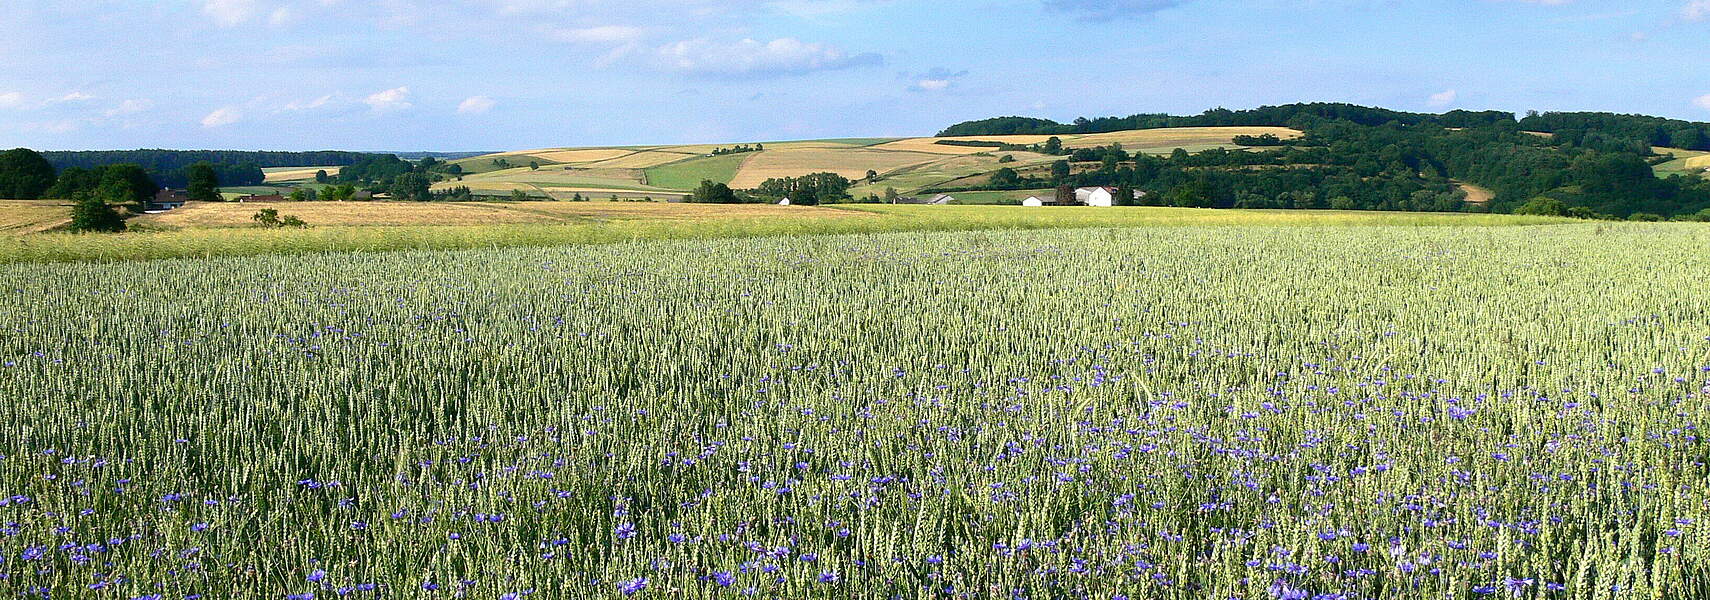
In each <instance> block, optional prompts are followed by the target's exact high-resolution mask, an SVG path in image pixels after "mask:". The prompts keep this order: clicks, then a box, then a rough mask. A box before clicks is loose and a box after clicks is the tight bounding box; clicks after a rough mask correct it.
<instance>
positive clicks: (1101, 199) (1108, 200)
mask: <svg viewBox="0 0 1710 600" xmlns="http://www.w3.org/2000/svg"><path fill="white" fill-rule="evenodd" d="M1075 201H1076V202H1079V203H1081V204H1085V205H1087V206H1112V205H1115V204H1116V188H1113V187H1084V188H1075Z"/></svg>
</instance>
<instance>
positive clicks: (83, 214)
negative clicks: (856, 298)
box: [71, 192, 125, 233]
mask: <svg viewBox="0 0 1710 600" xmlns="http://www.w3.org/2000/svg"><path fill="white" fill-rule="evenodd" d="M76 200H77V204H75V205H73V206H72V208H71V230H72V231H79V232H102V233H116V232H120V231H124V230H125V219H124V217H121V216H119V211H116V210H113V207H112V205H109V204H107V200H106V199H105V198H103V197H102V196H100V195H97V194H94V193H90V192H78V194H77V199H76Z"/></svg>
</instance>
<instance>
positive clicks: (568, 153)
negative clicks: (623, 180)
mask: <svg viewBox="0 0 1710 600" xmlns="http://www.w3.org/2000/svg"><path fill="white" fill-rule="evenodd" d="M631 154H635V151H633V150H624V149H621V148H589V149H584V150H552V151H545V152H530V153H528V155H529V156H536V157H540V158H544V159H546V160H550V161H552V162H558V163H587V162H599V161H602V160H610V159H614V158H621V157H624V156H629V155H631Z"/></svg>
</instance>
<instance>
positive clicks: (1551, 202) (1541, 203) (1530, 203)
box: [1514, 196, 1568, 217]
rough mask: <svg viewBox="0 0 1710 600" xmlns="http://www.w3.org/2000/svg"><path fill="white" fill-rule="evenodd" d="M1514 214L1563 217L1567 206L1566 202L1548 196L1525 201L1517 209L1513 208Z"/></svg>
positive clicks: (1566, 212)
mask: <svg viewBox="0 0 1710 600" xmlns="http://www.w3.org/2000/svg"><path fill="white" fill-rule="evenodd" d="M1514 214H1517V215H1540V216H1545V217H1564V216H1567V214H1568V205H1567V203H1566V202H1562V201H1561V200H1557V199H1555V198H1551V197H1549V196H1538V197H1536V198H1533V199H1531V200H1527V201H1526V203H1525V204H1522V205H1520V207H1519V208H1515V209H1514Z"/></svg>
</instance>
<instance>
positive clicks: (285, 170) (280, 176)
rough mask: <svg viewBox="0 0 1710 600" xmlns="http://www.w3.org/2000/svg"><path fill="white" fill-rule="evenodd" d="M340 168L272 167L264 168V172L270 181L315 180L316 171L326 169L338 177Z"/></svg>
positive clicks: (328, 172)
mask: <svg viewBox="0 0 1710 600" xmlns="http://www.w3.org/2000/svg"><path fill="white" fill-rule="evenodd" d="M339 168H340V167H272V168H266V169H262V172H263V173H264V174H265V175H266V176H267V182H268V183H281V182H287V181H314V179H315V173H316V172H318V171H326V172H327V174H329V175H332V176H335V177H336V176H338V170H339Z"/></svg>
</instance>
